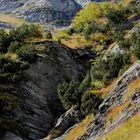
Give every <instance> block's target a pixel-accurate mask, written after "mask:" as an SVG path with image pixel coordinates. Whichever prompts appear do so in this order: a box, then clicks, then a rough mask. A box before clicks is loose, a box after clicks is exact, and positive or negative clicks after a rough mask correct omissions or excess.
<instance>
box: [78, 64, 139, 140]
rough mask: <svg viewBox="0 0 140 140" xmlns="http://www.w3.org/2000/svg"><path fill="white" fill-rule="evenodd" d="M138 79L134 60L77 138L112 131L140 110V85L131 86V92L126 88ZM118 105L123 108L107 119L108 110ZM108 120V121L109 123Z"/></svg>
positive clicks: (137, 68)
mask: <svg viewBox="0 0 140 140" xmlns="http://www.w3.org/2000/svg"><path fill="white" fill-rule="evenodd" d="M139 79H140V62H136V63H135V64H134V65H133V66H131V67H130V68H129V69H128V70H127V71H126V72H125V73H124V75H123V76H122V77H121V78H120V79H119V80H118V81H117V83H116V84H115V86H114V88H113V89H112V91H110V93H109V94H108V95H107V96H106V97H105V99H104V101H103V103H102V104H101V105H100V107H99V113H98V114H97V115H96V119H95V121H93V122H92V123H91V124H90V125H89V127H88V130H87V132H86V133H85V134H84V135H83V136H81V137H80V138H79V139H78V140H93V139H94V140H96V139H97V138H98V137H99V136H102V135H105V134H106V133H108V132H110V131H112V130H113V129H114V128H116V127H118V126H119V125H121V124H122V123H124V122H125V121H127V120H128V119H129V118H132V117H133V116H134V115H135V114H136V113H138V112H139V111H140V98H139V97H140V87H139V86H138V87H133V88H134V89H133V91H131V92H130V91H128V89H129V86H130V85H131V83H133V82H134V81H135V80H139ZM129 92H130V93H129ZM119 106H123V109H122V110H121V111H120V112H118V114H117V115H118V116H117V117H116V116H115V117H114V118H111V120H107V119H108V118H107V115H108V114H109V112H111V110H113V109H114V108H117V107H119ZM108 121H110V122H109V124H108V123H107V122H108Z"/></svg>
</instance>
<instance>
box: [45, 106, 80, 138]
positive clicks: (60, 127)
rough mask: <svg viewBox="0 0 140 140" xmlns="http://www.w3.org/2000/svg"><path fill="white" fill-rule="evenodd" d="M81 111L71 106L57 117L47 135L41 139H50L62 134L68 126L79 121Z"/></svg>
mask: <svg viewBox="0 0 140 140" xmlns="http://www.w3.org/2000/svg"><path fill="white" fill-rule="evenodd" d="M80 119H81V113H80V111H79V110H75V109H73V108H71V109H69V110H68V111H67V112H65V113H64V114H63V115H62V116H60V118H59V119H58V121H57V123H56V125H55V127H54V128H53V129H52V130H51V131H50V133H49V136H48V137H46V138H44V139H43V140H52V139H54V138H57V137H59V136H60V135H61V134H63V133H64V132H65V131H66V130H67V129H68V128H70V127H71V126H73V125H74V124H75V123H78V122H80Z"/></svg>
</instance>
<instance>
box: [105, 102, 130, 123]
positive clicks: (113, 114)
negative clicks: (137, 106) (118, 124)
mask: <svg viewBox="0 0 140 140" xmlns="http://www.w3.org/2000/svg"><path fill="white" fill-rule="evenodd" d="M128 104H129V101H128V100H127V101H125V102H123V103H121V104H120V105H117V106H115V107H114V108H112V109H111V110H110V111H109V113H108V115H107V120H108V123H109V122H112V121H113V120H114V119H115V118H116V117H117V116H119V115H120V114H121V112H122V111H123V110H124V109H125V108H126V107H127V106H128Z"/></svg>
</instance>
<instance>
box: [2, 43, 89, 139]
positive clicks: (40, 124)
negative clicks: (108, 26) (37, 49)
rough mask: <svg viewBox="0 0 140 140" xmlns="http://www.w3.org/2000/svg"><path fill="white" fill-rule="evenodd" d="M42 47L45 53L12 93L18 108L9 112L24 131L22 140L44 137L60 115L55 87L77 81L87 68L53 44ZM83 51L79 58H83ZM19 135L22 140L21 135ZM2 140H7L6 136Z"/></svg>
mask: <svg viewBox="0 0 140 140" xmlns="http://www.w3.org/2000/svg"><path fill="white" fill-rule="evenodd" d="M43 44H44V46H45V47H46V51H45V52H44V54H38V59H37V61H36V62H35V63H34V64H31V65H30V68H29V69H28V70H26V71H25V76H26V78H27V81H25V82H22V83H21V84H20V88H19V89H16V90H15V91H13V94H15V95H16V96H18V97H20V98H21V102H20V105H19V107H18V108H16V109H15V110H14V111H13V116H14V119H15V121H16V122H18V124H20V125H21V126H22V127H23V128H24V129H27V136H25V138H27V139H32V140H39V139H40V138H43V137H45V136H46V134H47V133H48V132H49V130H50V129H51V128H52V127H53V126H54V123H55V121H56V119H57V118H58V117H59V116H60V115H61V114H62V113H63V112H64V109H63V107H62V105H61V102H60V100H59V98H58V95H57V93H56V88H57V85H58V84H60V83H63V82H69V81H72V80H75V81H81V80H82V78H83V77H84V75H85V74H86V71H87V66H85V65H83V64H81V63H80V62H79V61H78V55H77V56H76V54H75V53H72V50H70V49H67V48H64V47H63V46H62V45H60V44H58V43H57V42H53V41H48V42H44V43H43ZM37 45H39V44H37ZM74 52H75V51H74ZM83 52H84V53H80V54H79V55H80V56H81V55H85V51H84V50H83ZM88 53H89V52H88ZM88 53H86V55H88ZM19 136H20V137H21V138H22V135H19ZM5 137H6V138H7V139H6V140H11V139H10V137H9V134H7V135H6V136H5Z"/></svg>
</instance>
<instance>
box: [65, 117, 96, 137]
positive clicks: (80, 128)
mask: <svg viewBox="0 0 140 140" xmlns="http://www.w3.org/2000/svg"><path fill="white" fill-rule="evenodd" d="M93 119H94V116H93V115H89V116H87V117H86V118H85V119H84V120H83V121H82V122H81V123H79V124H78V125H76V126H75V127H74V128H73V129H71V130H70V131H69V133H68V134H67V135H66V136H65V138H64V140H76V139H77V138H78V137H79V136H80V135H82V134H84V133H85V132H86V130H87V126H88V125H89V124H90V122H91V121H93Z"/></svg>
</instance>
